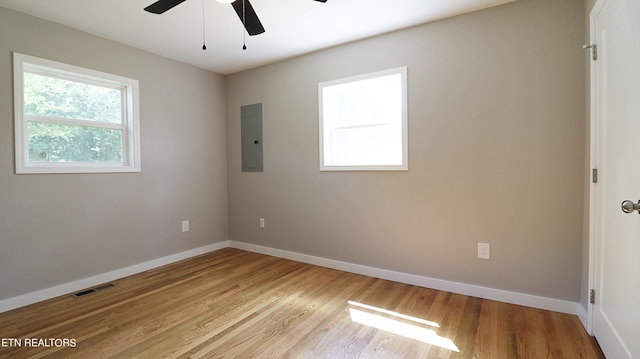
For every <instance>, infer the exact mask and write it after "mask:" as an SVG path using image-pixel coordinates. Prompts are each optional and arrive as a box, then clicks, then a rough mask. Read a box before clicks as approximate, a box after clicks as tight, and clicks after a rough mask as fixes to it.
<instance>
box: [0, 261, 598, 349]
mask: <svg viewBox="0 0 640 359" xmlns="http://www.w3.org/2000/svg"><path fill="white" fill-rule="evenodd" d="M114 283H115V284H116V286H115V287H114V288H111V289H107V290H103V291H99V292H96V293H93V294H89V295H86V296H84V297H82V298H77V299H76V298H73V297H71V296H62V297H58V298H54V299H51V300H47V301H45V302H41V303H37V304H34V305H30V306H27V307H23V308H19V309H16V310H13V311H10V312H5V313H1V314H0V338H2V339H3V341H2V346H0V358H29V359H32V358H154V359H155V358H269V359H271V358H489V359H494V358H532V359H537V358H603V356H602V353H601V352H600V350H599V348H598V346H597V343H595V341H594V340H593V339H592V338H591V337H589V336H588V335H587V333H586V332H585V330H584V329H583V327H582V325H581V324H580V322H579V320H578V318H577V317H575V316H572V315H567V314H560V313H555V312H549V311H543V310H538V309H532V308H527V307H521V306H516V305H510V304H504V303H499V302H495V301H490V300H483V299H479V298H474V297H468V296H464V295H458V294H451V293H447V292H441V291H437V290H433V289H427V288H421V287H416V286H411V285H406V284H401V283H396V282H391V281H386V280H381V279H376V278H371V277H366V276H362V275H357V274H351V273H346V272H341V271H337V270H333V269H328V268H323V267H317V266H312V265H308V264H303V263H298V262H294V261H289V260H284V259H279V258H275V257H270V256H265V255H260V254H255V253H250V252H245V251H241V250H237V249H231V248H227V249H223V250H220V251H216V252H213V253H210V254H207V255H203V256H200V257H197V258H193V259H189V260H185V261H182V262H179V263H175V264H171V265H168V266H165V267H162V268H158V269H155V270H151V271H148V272H145V273H141V274H138V275H134V276H131V277H127V278H124V279H121V280H118V281H115V282H114ZM378 328H381V329H378ZM411 337H413V338H414V339H412V338H411ZM32 338H35V339H38V340H40V339H42V340H41V341H34V340H29V339H32ZM50 338H51V339H52V340H49V339H50ZM14 339H15V340H14ZM54 339H57V341H56V340H54ZM64 339H67V340H68V341H69V342H70V343H63V342H62V340H64ZM18 341H20V342H18ZM73 343H75V347H72V346H71V345H66V346H62V347H57V346H56V345H61V344H73ZM18 344H20V346H18ZM43 344H44V345H45V346H42V345H43ZM36 345H40V346H39V347H36ZM46 345H48V347H47V346H46Z"/></svg>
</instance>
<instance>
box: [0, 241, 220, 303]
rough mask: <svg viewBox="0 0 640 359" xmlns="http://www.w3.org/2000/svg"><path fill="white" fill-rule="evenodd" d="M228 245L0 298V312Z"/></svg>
mask: <svg viewBox="0 0 640 359" xmlns="http://www.w3.org/2000/svg"><path fill="white" fill-rule="evenodd" d="M226 247H229V241H223V242H219V243H214V244H210V245H207V246H204V247H199V248H194V249H191V250H188V251H184V252H180V253H175V254H171V255H168V256H166V257H162V258H157V259H153V260H150V261H147V262H143V263H139V264H134V265H132V266H129V267H126V268H120V269H116V270H114V271H111V272H107V273H103V274H98V275H95V276H92V277H88V278H83V279H79V280H76V281H73V282H69V283H65V284H61V285H57V286H55V287H50V288H46V289H42V290H39V291H36V292H31V293H27V294H23V295H20V296H17V297H12V298H8V299H3V300H0V313H2V312H6V311H8V310H11V309H15V308H19V307H23V306H25V305H29V304H33V303H36V302H40V301H43V300H46V299H51V298H54V297H57V296H60V295H65V294H69V293H73V292H77V291H79V290H82V289H85V288H89V287H93V286H96V285H98V284H102V283H106V282H110V281H114V280H116V279H120V278H124V277H127V276H130V275H133V274H137V273H142V272H144V271H147V270H150V269H154V268H158V267H162V266H163V265H167V264H171V263H174V262H178V261H181V260H183V259H187V258H191V257H195V256H198V255H201V254H205V253H209V252H213V251H216V250H219V249H222V248H226Z"/></svg>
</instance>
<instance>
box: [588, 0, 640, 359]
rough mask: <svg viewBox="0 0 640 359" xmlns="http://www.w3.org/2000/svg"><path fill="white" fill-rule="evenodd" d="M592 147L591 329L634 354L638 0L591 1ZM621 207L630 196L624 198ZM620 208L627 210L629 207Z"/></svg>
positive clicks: (639, 274) (617, 352)
mask: <svg viewBox="0 0 640 359" xmlns="http://www.w3.org/2000/svg"><path fill="white" fill-rule="evenodd" d="M592 19H593V20H594V22H593V23H592V25H594V26H593V30H594V31H593V32H592V36H594V35H595V39H594V42H595V44H596V45H597V57H598V58H597V60H596V61H595V62H592V65H593V66H595V67H594V72H592V75H595V76H594V81H595V83H594V85H595V86H594V92H593V97H592V101H593V102H594V103H593V106H594V107H593V109H592V111H593V115H594V122H593V124H594V125H595V128H594V131H595V132H594V133H595V135H594V137H593V139H592V148H594V149H595V152H593V154H594V156H595V157H594V164H595V166H596V167H597V168H598V169H599V181H598V182H599V183H598V184H596V185H594V187H593V190H594V194H595V197H594V199H595V202H594V207H592V208H594V216H595V217H594V219H595V221H594V227H593V229H594V232H593V233H594V244H595V248H594V249H595V250H594V257H593V267H592V268H593V269H594V271H593V280H594V287H595V289H596V294H597V295H596V301H595V304H594V305H593V306H592V308H591V309H592V313H593V333H594V335H595V337H596V339H597V340H598V342H599V343H600V346H601V347H602V350H603V351H604V353H605V355H606V356H607V358H610V359H618V358H637V359H638V358H640V310H639V309H638V308H639V307H640V212H639V211H634V212H633V213H624V212H623V210H622V208H621V207H622V206H621V204H622V202H623V201H625V200H631V201H633V203H638V202H639V200H640V0H603V1H598V2H597V3H596V6H595V7H594V10H593V13H592ZM627 205H628V206H629V207H632V206H631V202H627ZM628 210H633V208H629V209H628Z"/></svg>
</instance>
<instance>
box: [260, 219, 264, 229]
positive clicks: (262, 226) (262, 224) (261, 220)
mask: <svg viewBox="0 0 640 359" xmlns="http://www.w3.org/2000/svg"><path fill="white" fill-rule="evenodd" d="M260 228H264V218H260Z"/></svg>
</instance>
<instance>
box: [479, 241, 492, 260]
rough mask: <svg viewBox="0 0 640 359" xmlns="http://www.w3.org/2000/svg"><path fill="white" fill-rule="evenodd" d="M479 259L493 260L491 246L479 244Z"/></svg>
mask: <svg viewBox="0 0 640 359" xmlns="http://www.w3.org/2000/svg"><path fill="white" fill-rule="evenodd" d="M478 258H479V259H491V244H489V243H480V242H478Z"/></svg>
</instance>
